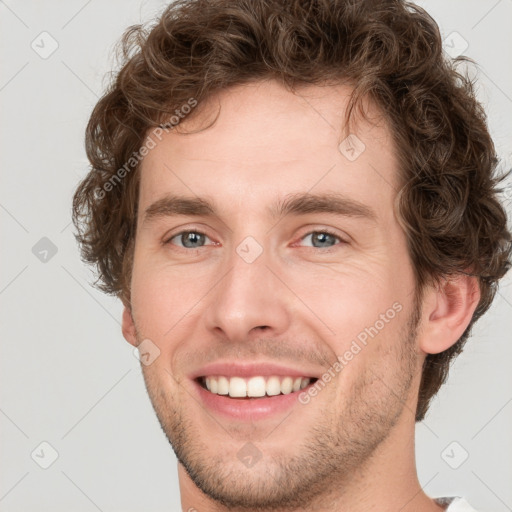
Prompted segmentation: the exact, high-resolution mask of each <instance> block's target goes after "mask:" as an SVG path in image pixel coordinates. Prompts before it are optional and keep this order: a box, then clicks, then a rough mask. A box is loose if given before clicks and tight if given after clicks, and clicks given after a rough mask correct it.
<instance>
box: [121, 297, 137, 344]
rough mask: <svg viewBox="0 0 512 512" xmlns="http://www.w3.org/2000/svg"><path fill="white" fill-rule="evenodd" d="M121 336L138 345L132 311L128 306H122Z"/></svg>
mask: <svg viewBox="0 0 512 512" xmlns="http://www.w3.org/2000/svg"><path fill="white" fill-rule="evenodd" d="M122 329H123V336H124V339H125V340H126V341H127V342H128V343H130V344H131V345H133V346H134V347H136V346H137V345H138V342H137V335H136V330H135V323H134V322H133V316H132V311H131V309H130V308H129V307H128V306H126V305H125V306H124V310H123V325H122Z"/></svg>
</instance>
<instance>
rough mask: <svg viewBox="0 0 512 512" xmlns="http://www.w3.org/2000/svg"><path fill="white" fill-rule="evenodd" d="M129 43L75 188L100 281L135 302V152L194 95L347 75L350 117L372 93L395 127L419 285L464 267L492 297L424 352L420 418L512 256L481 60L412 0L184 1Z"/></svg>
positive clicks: (292, 86) (86, 248)
mask: <svg viewBox="0 0 512 512" xmlns="http://www.w3.org/2000/svg"><path fill="white" fill-rule="evenodd" d="M119 48H120V49H121V50H122V53H121V58H122V66H121V68H120V71H119V72H118V73H117V74H116V76H115V77H114V79H113V80H112V81H111V84H110V86H109V88H108V90H107V91H106V93H105V94H104V96H103V97H102V98H101V99H100V101H99V102H98V103H97V105H96V106H95V108H94V110H93V112H92V115H91V117H90V120H89V123H88V126H87V130H86V151H87V157H88V159H89V161H90V163H91V169H90V172H89V173H88V174H87V176H86V177H85V179H84V180H83V181H82V182H81V183H80V184H79V186H78V188H77V190H76V192H75V194H74V198H73V222H74V225H75V227H76V229H77V234H75V236H76V238H77V240H78V242H79V244H80V248H81V255H82V259H83V261H85V262H87V263H89V264H93V265H95V267H96V269H97V276H98V279H97V281H96V282H95V285H96V286H97V287H98V288H99V289H101V290H103V291H104V292H107V293H109V294H114V295H116V296H117V297H119V298H120V299H121V300H122V301H123V303H124V305H125V306H127V307H130V279H131V269H132V262H133V249H134V243H135V234H136V218H137V203H138V190H139V174H140V172H138V169H139V164H138V162H139V161H138V159H134V155H137V154H139V153H138V151H139V149H140V148H141V147H142V146H143V144H144V141H145V139H146V136H147V134H148V131H149V130H150V129H154V128H155V127H158V126H162V123H164V122H165V120H168V119H169V118H170V116H172V115H173V114H174V113H175V112H176V109H179V108H180V107H181V106H182V105H184V104H186V103H187V102H189V100H190V98H194V99H195V100H196V101H197V102H199V103H201V102H205V101H206V100H207V99H208V98H209V97H211V95H212V94H213V93H215V92H216V91H219V90H220V89H224V88H227V87H231V86H234V85H239V84H243V83H248V82H251V81H257V80H264V79H275V80H278V81H279V82H280V83H282V84H283V85H284V86H285V87H287V88H288V90H291V91H294V90H296V88H297V87H299V86H301V85H311V84H313V85H314V84H316V85H323V84H328V83H332V84H335V83H341V82H343V83H348V84H350V85H351V86H352V90H353V93H352V96H351V101H350V103H349V109H348V111H347V120H350V116H351V113H352V111H353V109H354V108H355V107H358V109H359V110H360V108H359V107H360V106H361V103H362V102H361V100H362V99H363V98H370V99H371V100H373V101H374V102H375V104H376V105H378V106H379V107H380V109H381V111H382V112H383V113H384V115H385V116H386V118H387V120H388V122H389V126H390V127H391V131H392V135H393V138H394V141H395V144H396V148H397V152H398V155H397V156H398V159H399V163H400V169H399V173H400V176H399V178H400V181H401V188H400V190H399V191H398V193H397V211H398V214H399V219H400V222H401V223H402V226H403V228H404V231H405V234H406V237H407V241H408V249H409V253H410V256H411V259H412V262H413V266H414V272H415V278H416V284H417V290H420V291H421V290H423V289H424V286H425V285H426V284H439V282H440V280H441V278H444V277H447V276H450V275H456V274H460V273H467V272H469V273H471V274H472V275H475V276H478V280H479V285H480V291H481V299H480V301H479V304H478V307H477V309H476V311H475V313H474V315H473V318H472V320H471V322H470V324H469V325H468V327H467V329H466V330H465V332H464V334H463V335H462V336H461V338H460V339H459V340H458V342H457V343H456V344H454V345H453V346H452V347H451V348H449V349H448V350H446V351H444V352H442V353H440V354H429V355H428V356H427V357H426V359H425V363H424V367H423V374H422V381H421V385H420V390H419V401H418V407H417V411H416V421H421V420H422V419H423V418H424V416H425V413H426V411H427V409H428V407H429V404H430V400H431V399H432V397H433V396H435V394H436V393H437V391H438V390H439V388H440V386H441V385H442V384H443V383H444V382H445V380H446V377H447V375H448V369H449V365H450V362H451V361H452V359H453V358H454V356H456V355H457V354H459V353H460V352H461V351H462V348H463V346H464V344H465V342H466V339H467V337H468V335H469V333H470V329H471V327H472V325H473V324H474V322H475V321H476V320H477V319H478V318H479V317H480V316H481V315H482V314H483V313H484V312H485V311H487V309H488V308H489V306H490V305H491V302H492V300H493V298H494V295H495V293H496V290H497V283H498V281H499V279H501V277H503V276H504V274H505V273H506V272H507V270H508V269H509V267H510V265H511V262H510V254H511V250H512V248H511V240H512V237H511V234H510V232H509V230H508V228H507V217H506V213H505V211H504V208H503V207H502V206H501V204H500V202H499V200H498V193H499V192H501V191H502V189H500V188H498V185H499V183H500V182H501V181H502V180H503V179H504V178H505V177H506V176H507V174H505V175H502V176H499V175H498V173H497V164H498V159H497V156H496V153H495V148H494V145H493V142H492V139H491V137H490V135H489V132H488V129H487V124H486V115H485V112H484V110H483V108H482V106H481V105H480V104H479V103H478V101H477V100H476V97H475V90H474V83H473V81H472V80H471V79H470V78H468V75H467V73H464V74H463V73H461V72H459V71H458V70H457V68H458V64H459V63H460V62H468V61H470V59H467V58H465V57H459V58H458V59H455V60H451V59H449V58H448V57H446V56H445V55H444V54H443V48H442V41H441V36H440V33H439V29H438V26H437V24H436V23H435V21H434V20H433V19H432V18H431V17H430V16H429V15H428V14H427V13H426V12H425V11H424V10H423V9H421V8H420V7H418V6H415V5H414V4H411V3H407V2H404V1H401V0H378V1H374V0H359V1H354V0H288V1H286V2H283V1H282V0H281V1H279V0H178V1H176V2H173V3H172V4H171V5H169V6H168V7H167V8H166V9H165V10H164V12H163V13H162V15H161V16H160V17H159V18H158V20H157V21H156V23H155V25H154V26H153V27H151V30H148V29H146V28H144V27H143V26H142V25H135V26H132V27H129V28H128V29H127V30H126V32H125V33H124V35H123V37H122V39H121V41H120V46H119ZM471 62H472V61H471ZM194 114H195V113H194V112H192V113H191V114H190V115H194ZM163 126H166V125H163ZM130 159H131V160H130ZM127 162H130V166H128V167H127V165H126V163H127ZM132 167H133V169H132ZM121 169H124V171H125V172H120V171H121ZM120 178H122V179H120ZM107 183H110V186H107Z"/></svg>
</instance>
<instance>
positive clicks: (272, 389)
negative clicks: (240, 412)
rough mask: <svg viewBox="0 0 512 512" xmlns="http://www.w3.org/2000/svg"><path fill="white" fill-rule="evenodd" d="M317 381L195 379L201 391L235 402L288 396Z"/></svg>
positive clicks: (284, 376)
mask: <svg viewBox="0 0 512 512" xmlns="http://www.w3.org/2000/svg"><path fill="white" fill-rule="evenodd" d="M317 380H318V379H317V378H316V377H290V376H286V375H283V376H279V375H272V376H254V377H250V378H244V377H227V376H223V375H209V376H202V377H198V378H196V379H195V381H196V382H197V383H198V384H199V385H200V386H201V387H202V388H203V389H205V390H207V391H209V392H210V393H212V394H214V395H222V396H225V397H226V398H232V399H237V400H250V399H258V398H271V397H274V396H279V395H289V394H291V393H296V392H298V391H301V390H302V389H304V388H306V387H307V386H309V385H311V384H314V383H315V382H316V381H317Z"/></svg>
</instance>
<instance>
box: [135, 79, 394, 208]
mask: <svg viewBox="0 0 512 512" xmlns="http://www.w3.org/2000/svg"><path fill="white" fill-rule="evenodd" d="M350 93H351V89H350V88H349V87H348V86H325V87H320V86H310V87H307V88H302V89H300V90H298V91H296V92H295V93H292V92H290V91H288V90H286V89H285V88H284V87H283V86H281V85H279V84H278V83H276V82H274V81H269V82H263V83H256V84H249V85H243V86H237V87H233V88H230V89H225V90H223V91H221V92H220V93H218V94H217V95H215V96H214V97H212V98H211V99H210V100H209V101H208V102H206V103H205V104H200V105H198V106H197V107H196V109H198V110H197V112H196V113H194V115H192V116H190V118H189V119H187V118H185V119H184V120H183V121H181V124H180V126H179V127H178V129H173V130H171V131H170V132H168V133H165V134H163V136H161V141H157V144H156V146H155V147H154V148H153V149H152V150H151V151H150V152H149V153H148V154H147V155H146V157H145V158H144V160H143V162H142V166H141V172H142V174H141V190H140V198H139V200H140V206H141V208H140V209H139V211H144V209H145V208H146V207H147V206H148V205H149V204H150V203H153V202H154V201H155V200H157V199H158V198H160V197H163V195H165V194H169V193H172V194H180V195H187V196H200V197H202V196H210V197H211V196H212V195H214V196H215V197H216V198H218V202H219V203H222V202H227V203H229V206H233V207H235V206H238V207H244V208H245V209H261V211H263V210H264V209H265V208H267V207H268V204H262V203H263V202H266V199H265V198H269V196H270V195H271V196H272V197H273V199H274V200H275V199H276V198H279V197H284V196H285V195H288V194H290V193H301V192H302V193H303V192H307V191H311V192H318V193H326V192H327V193H330V192H340V193H343V194H344V195H345V196H350V197H351V198H353V199H354V200H357V201H360V202H366V203H370V204H372V203H375V202H376V201H377V199H379V198H380V199H383V198H384V200H385V202H386V203H387V205H388V206H389V203H390V201H391V200H392V196H393V195H394V193H395V190H394V189H395V188H396V187H395V183H396V174H397V165H396V158H395V154H394V146H393V144H392V138H391V134H390V132H389V129H388V127H387V125H386V123H385V122H384V121H383V118H382V116H380V113H379V111H378V110H377V109H376V108H375V107H372V106H371V105H368V104H367V105H366V109H367V111H368V113H369V116H370V118H371V119H372V122H368V121H365V120H363V119H361V118H354V121H355V122H354V124H353V125H351V127H350V132H351V134H350V135H349V139H348V140H345V137H346V136H347V132H345V130H344V129H345V108H346V105H347V102H348V99H349V95H350ZM215 116H217V119H216V121H215V123H214V124H213V125H212V126H210V127H207V128H206V129H202V130H201V128H203V127H205V126H209V124H210V123H211V121H212V120H213V119H214V118H215ZM148 135H150V133H149V134H148ZM340 143H341V146H340ZM340 148H341V149H340ZM350 148H352V149H353V148H355V151H356V152H357V154H356V156H357V158H355V159H354V158H353V156H354V151H352V153H350ZM347 150H348V152H347ZM359 152H360V153H359ZM268 202H271V201H268ZM272 202H275V201H272ZM377 206H378V205H377Z"/></svg>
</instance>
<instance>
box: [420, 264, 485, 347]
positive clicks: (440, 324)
mask: <svg viewBox="0 0 512 512" xmlns="http://www.w3.org/2000/svg"><path fill="white" fill-rule="evenodd" d="M479 301H480V287H479V284H478V278H477V277H475V276H470V275H467V274H459V275H457V276H455V277H449V278H447V279H445V280H443V281H442V282H441V283H440V284H439V286H438V287H437V288H436V289H434V288H431V289H429V291H428V292H426V293H425V300H424V303H423V311H422V316H423V329H422V333H421V338H420V340H419V345H420V348H421V349H422V350H423V352H425V353H426V354H439V353H440V352H443V351H445V350H447V349H448V348H450V347H451V346H452V345H454V344H455V343H456V342H457V341H458V340H459V338H460V337H461V336H462V334H463V333H464V331H465V330H466V328H467V326H468V325H469V323H470V322H471V319H472V317H473V313H474V312H475V309H476V307H477V306H478V302H479Z"/></svg>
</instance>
